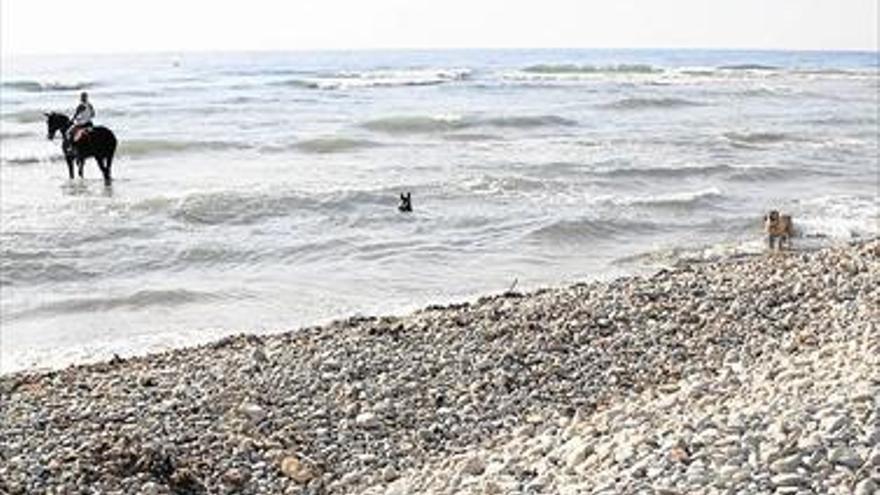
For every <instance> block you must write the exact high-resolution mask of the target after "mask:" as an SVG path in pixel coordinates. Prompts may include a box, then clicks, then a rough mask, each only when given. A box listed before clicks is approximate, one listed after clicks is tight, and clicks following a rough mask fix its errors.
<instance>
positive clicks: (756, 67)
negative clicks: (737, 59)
mask: <svg viewBox="0 0 880 495" xmlns="http://www.w3.org/2000/svg"><path fill="white" fill-rule="evenodd" d="M717 69H718V70H723V71H737V70H744V71H775V70H780V69H781V67H777V66H775V65H765V64H731V65H721V66H718V67H717Z"/></svg>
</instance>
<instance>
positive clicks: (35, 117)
mask: <svg viewBox="0 0 880 495" xmlns="http://www.w3.org/2000/svg"><path fill="white" fill-rule="evenodd" d="M0 119H3V120H8V121H10V122H17V123H19V124H34V123H37V122H45V121H46V116H45V115H43V112H40V111H37V110H21V111H18V112H10V113H4V114H3V115H0Z"/></svg>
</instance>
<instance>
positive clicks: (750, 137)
mask: <svg viewBox="0 0 880 495" xmlns="http://www.w3.org/2000/svg"><path fill="white" fill-rule="evenodd" d="M724 137H725V138H726V139H728V140H729V141H731V142H733V143H741V144H747V145H755V144H773V143H780V142H782V141H788V140H795V138H794V137H793V136H790V135H788V134H784V133H781V132H726V133H724Z"/></svg>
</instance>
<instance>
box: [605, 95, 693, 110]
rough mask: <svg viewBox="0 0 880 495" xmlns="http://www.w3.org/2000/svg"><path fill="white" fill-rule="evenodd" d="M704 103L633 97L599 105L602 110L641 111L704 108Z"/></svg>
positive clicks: (677, 99) (670, 98)
mask: <svg viewBox="0 0 880 495" xmlns="http://www.w3.org/2000/svg"><path fill="white" fill-rule="evenodd" d="M704 105H705V103H701V102H698V101H693V100H688V99H685V98H672V97H664V98H649V97H633V98H623V99H621V100H617V101H615V102H612V103H608V104H605V105H600V107H602V108H607V109H612V110H643V109H656V108H685V107H698V106H704Z"/></svg>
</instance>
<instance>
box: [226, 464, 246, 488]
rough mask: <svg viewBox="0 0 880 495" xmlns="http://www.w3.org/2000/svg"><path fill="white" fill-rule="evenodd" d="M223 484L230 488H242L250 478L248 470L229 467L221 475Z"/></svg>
mask: <svg viewBox="0 0 880 495" xmlns="http://www.w3.org/2000/svg"><path fill="white" fill-rule="evenodd" d="M221 480H222V481H223V484H225V485H226V486H228V487H230V488H234V489H240V488H241V487H243V486H244V484H245V483H246V482H247V480H248V475H247V472H246V471H244V470H242V469H239V468H231V469H227V470H226V472H224V473H223V476H222V477H221Z"/></svg>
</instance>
